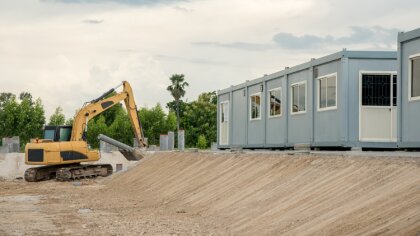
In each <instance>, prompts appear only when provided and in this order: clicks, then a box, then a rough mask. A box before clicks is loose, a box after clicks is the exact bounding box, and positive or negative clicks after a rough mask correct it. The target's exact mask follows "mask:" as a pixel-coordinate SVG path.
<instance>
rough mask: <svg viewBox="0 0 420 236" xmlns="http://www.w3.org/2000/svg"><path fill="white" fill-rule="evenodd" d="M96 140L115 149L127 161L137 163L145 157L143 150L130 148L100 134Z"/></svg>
mask: <svg viewBox="0 0 420 236" xmlns="http://www.w3.org/2000/svg"><path fill="white" fill-rule="evenodd" d="M98 139H99V140H101V141H104V142H106V143H109V144H111V145H113V146H115V147H117V148H118V150H119V151H120V152H121V154H123V156H124V157H125V158H126V159H127V160H129V161H139V160H141V159H143V158H144V157H145V151H144V150H141V149H139V148H133V147H130V146H128V145H127V144H124V143H122V142H119V141H117V140H115V139H112V138H110V137H108V136H106V135H103V134H100V135H99V136H98Z"/></svg>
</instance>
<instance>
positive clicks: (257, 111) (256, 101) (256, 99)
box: [250, 94, 261, 120]
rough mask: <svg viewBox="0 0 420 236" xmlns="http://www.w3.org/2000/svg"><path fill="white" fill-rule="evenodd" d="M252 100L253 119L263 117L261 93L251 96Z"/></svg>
mask: <svg viewBox="0 0 420 236" xmlns="http://www.w3.org/2000/svg"><path fill="white" fill-rule="evenodd" d="M250 100H251V110H250V112H251V120H256V119H260V118H261V95H259V94H254V95H251V96H250Z"/></svg>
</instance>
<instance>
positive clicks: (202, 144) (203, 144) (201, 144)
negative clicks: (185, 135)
mask: <svg viewBox="0 0 420 236" xmlns="http://www.w3.org/2000/svg"><path fill="white" fill-rule="evenodd" d="M197 147H198V148H199V149H206V148H207V139H206V136H204V135H202V134H201V135H200V136H198V140H197Z"/></svg>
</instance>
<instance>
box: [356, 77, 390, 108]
mask: <svg viewBox="0 0 420 236" xmlns="http://www.w3.org/2000/svg"><path fill="white" fill-rule="evenodd" d="M394 96H396V94H395V95H394ZM362 105H363V106H390V105H391V75H389V74H388V75H378V74H376V75H375V74H364V75H362Z"/></svg>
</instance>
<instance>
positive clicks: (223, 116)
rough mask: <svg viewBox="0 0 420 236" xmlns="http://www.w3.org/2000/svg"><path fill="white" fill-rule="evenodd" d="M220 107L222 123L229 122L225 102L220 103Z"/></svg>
mask: <svg viewBox="0 0 420 236" xmlns="http://www.w3.org/2000/svg"><path fill="white" fill-rule="evenodd" d="M220 105H221V110H222V115H221V118H222V123H227V122H229V112H228V111H229V110H228V109H229V107H228V105H229V104H228V103H227V102H225V103H221V104H220Z"/></svg>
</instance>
